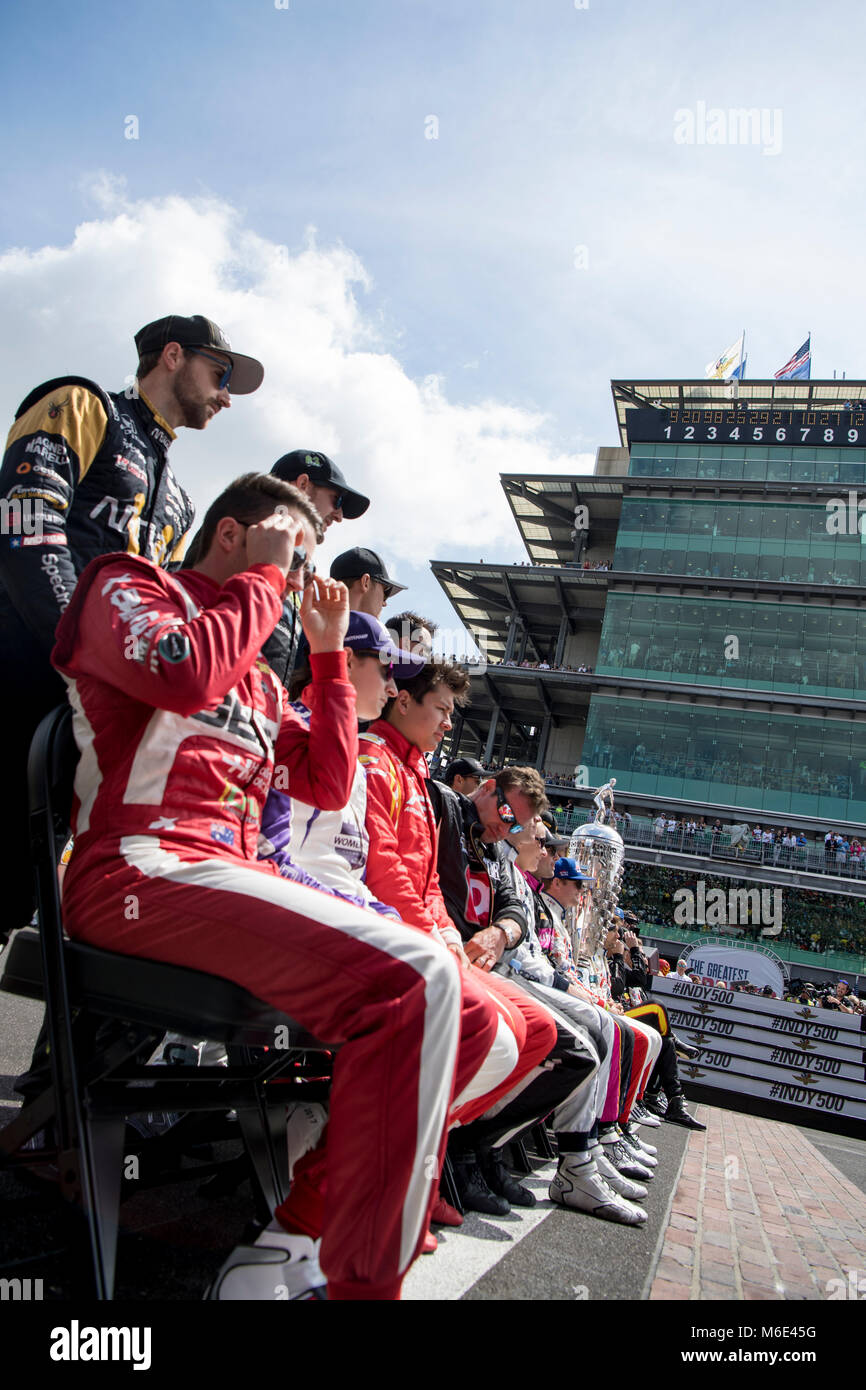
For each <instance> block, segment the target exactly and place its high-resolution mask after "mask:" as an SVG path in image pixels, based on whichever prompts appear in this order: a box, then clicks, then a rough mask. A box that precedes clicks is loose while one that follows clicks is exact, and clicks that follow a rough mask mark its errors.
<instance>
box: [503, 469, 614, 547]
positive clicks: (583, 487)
mask: <svg viewBox="0 0 866 1390" xmlns="http://www.w3.org/2000/svg"><path fill="white" fill-rule="evenodd" d="M500 476H501V481H502V487H503V489H504V491H505V496H506V497H507V498H508V503H509V506H510V507H511V510H512V512H513V514H514V520H515V521H516V522H517V527H518V530H519V531H520V536H521V539H522V541H523V543H524V545H525V546H526V550H527V553H528V555H529V558H530V560H531V561H532V563H533V564H534V565H551V564H553V565H568V564H570V563H571V562H573V560H574V559H575V508H576V507H578V506H580V505H581V504H582V503H585V504H586V506H587V510H588V512H589V518H590V520H589V535H588V537H587V540H586V546H587V548H588V549H594V548H595V547H596V546H598V545H603V544H604V543H605V542H607V543H609V544H610V545H611V546H612V544H613V541H614V539H615V537H616V528H617V525H618V523H619V515H620V510H621V508H622V493H623V480H622V478H615V477H612V478H605V477H597V476H596V475H595V474H586V475H583V474H581V475H580V476H575V475H568V474H562V473H531V474H526V473H503V474H501V475H500Z"/></svg>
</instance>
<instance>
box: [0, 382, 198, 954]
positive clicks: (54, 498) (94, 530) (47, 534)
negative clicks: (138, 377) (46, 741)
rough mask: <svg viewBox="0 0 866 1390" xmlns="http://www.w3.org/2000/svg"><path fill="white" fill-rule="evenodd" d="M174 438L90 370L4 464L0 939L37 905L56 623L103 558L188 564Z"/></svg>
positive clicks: (39, 397)
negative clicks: (31, 836) (35, 870)
mask: <svg viewBox="0 0 866 1390" xmlns="http://www.w3.org/2000/svg"><path fill="white" fill-rule="evenodd" d="M173 438H174V433H173V431H172V430H171V429H170V428H169V426H168V425H167V424H166V422H165V421H164V420H163V419H161V417H160V416H159V415H158V414H157V413H156V411H155V410H154V409H153V408H152V407H151V406H150V405H149V404H148V402H147V401H146V399H145V398H144V397H142V396H137V395H135V394H134V393H132V392H131V393H130V394H129V395H126V394H125V393H122V392H121V393H117V394H109V393H108V392H106V391H103V389H102V388H101V387H100V386H97V385H96V383H95V382H92V381H88V380H86V379H85V378H83V377H59V378H57V379H56V380H54V381H49V382H46V383H45V384H44V385H43V386H38V387H37V388H36V389H35V391H31V393H30V395H29V396H28V397H27V398H26V400H24V401H23V402H22V404H21V405H20V406H19V408H18V411H17V413H16V416H15V423H14V424H13V426H12V429H11V431H10V433H9V438H8V441H7V444H6V452H5V455H4V458H3V464H2V470H0V509H2V516H0V662H2V669H3V679H2V682H0V711H2V716H3V720H4V724H3V727H4V728H5V729H6V730H7V743H8V747H7V758H8V759H11V768H10V765H9V763H8V762H7V782H6V787H7V805H8V807H9V812H10V813H9V815H8V816H7V818H6V819H7V826H8V831H7V834H6V836H5V837H4V841H3V858H4V860H5V867H6V872H5V873H4V875H3V879H4V899H5V901H4V911H3V917H2V920H0V938H2V936H3V935H4V934H5V932H6V931H8V930H10V929H13V928H15V927H19V926H22V925H24V924H26V923H27V922H29V920H30V917H31V916H32V912H33V885H32V882H31V880H32V871H31V867H30V851H29V840H28V821H27V754H28V750H29V745H30V739H31V737H32V735H33V732H34V730H35V729H36V726H37V724H38V723H39V721H40V720H41V719H42V717H43V715H45V714H47V712H48V711H49V710H50V709H52V708H53V707H54V706H55V705H56V704H58V703H60V701H62V700H63V699H64V695H65V686H64V684H63V681H62V680H61V678H60V677H59V676H58V675H57V673H56V672H55V671H54V670H53V669H52V667H51V666H50V664H49V659H48V658H49V653H50V652H51V649H52V647H53V645H54V629H55V627H56V625H57V621H58V619H59V617H60V615H61V613H62V612H63V610H64V609H65V607H66V605H67V604H68V603H69V599H70V597H71V595H72V590H73V589H74V587H75V584H76V581H77V578H78V575H79V574H80V573H81V571H82V570H83V569H84V567H85V566H86V565H87V564H88V562H89V561H90V560H92V559H93V558H94V556H96V555H102V554H105V553H106V552H108V551H113V550H124V551H128V552H129V553H130V554H135V555H143V556H145V558H147V559H149V560H153V561H155V562H156V563H157V564H161V565H168V564H170V563H173V562H175V561H177V560H179V558H180V555H181V554H182V551H183V543H184V537H185V536H186V533H187V532H188V530H189V528H190V526H191V524H192V518H193V509H192V504H191V502H190V499H189V497H188V496H187V494H186V493H185V492H184V490H183V489H182V488H181V487H180V485H179V483H178V482H177V480H176V478H175V476H174V473H173V472H172V469H171V466H170V464H169V462H168V457H167V454H168V447H169V445H170V443H171V441H172V439H173ZM10 734H11V737H9V735H10Z"/></svg>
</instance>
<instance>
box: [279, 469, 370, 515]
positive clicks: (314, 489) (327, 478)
mask: <svg viewBox="0 0 866 1390" xmlns="http://www.w3.org/2000/svg"><path fill="white" fill-rule="evenodd" d="M271 472H272V473H274V474H276V476H277V477H278V478H282V480H283V482H285V483H294V485H295V487H296V488H297V489H298V491H299V492H303V493H304V494H305V496H306V497H308V498H309V500H310V501H311V502H312V504H313V506H314V507H315V508H316V511H317V512H318V513H319V515H320V516H321V518H322V525H323V526H324V527H325V530H327V529H328V527H329V526H330V525H331V522H332V521H343V520H346V521H357V519H358V517H359V516H363V515H364V513H365V511H366V510H367V508H368V507H369V505H370V499H369V497H365V496H364V494H363V493H361V492H356V491H355V489H354V488H351V487H349V484H348V483H347V482H346V479H345V478H344V477H343V474H342V473H341V472H340V470H339V468H338V467H337V465H336V464H335V463H334V462H333V460H332V459H329V458H328V455H327V454H320V453H318V452H315V451H314V450H312V449H293V450H292V451H291V453H290V454H283V456H282V458H279V459H277V461H276V463H275V464H274V466H273V468H272V469H271Z"/></svg>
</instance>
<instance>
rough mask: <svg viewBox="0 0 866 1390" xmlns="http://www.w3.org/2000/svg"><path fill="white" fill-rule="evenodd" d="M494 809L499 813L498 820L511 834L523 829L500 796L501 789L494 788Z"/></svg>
mask: <svg viewBox="0 0 866 1390" xmlns="http://www.w3.org/2000/svg"><path fill="white" fill-rule="evenodd" d="M496 809H497V811H498V812H499V819H500V820H501V821H502V822H503V823H504V824H505V825H507V826H508V829H509V831H511V833H512V834H514V833H516V832H517V831H520V830H522V829H523V826H522V825H520V824H519V823H518V820H517V817H516V816H515V814H514V812H513V811H512V809H511V807H510V806H509V804H508V802H507V801H506V800H505V797H504V796H503V795H502V788H501V787H497V788H496Z"/></svg>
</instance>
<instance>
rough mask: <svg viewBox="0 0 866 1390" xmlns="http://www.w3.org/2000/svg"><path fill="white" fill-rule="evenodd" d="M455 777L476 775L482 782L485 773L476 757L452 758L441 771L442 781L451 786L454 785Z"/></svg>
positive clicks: (485, 775)
mask: <svg viewBox="0 0 866 1390" xmlns="http://www.w3.org/2000/svg"><path fill="white" fill-rule="evenodd" d="M455 777H477V778H478V779H479V781H481V782H483V781H484V780H485V779H486V777H487V773H486V772H485V771H484V768H483V767H482V766H481V764H480V762H479V761H478V759H477V758H454V759H453V761H452V762H450V763H449V764H448V766H447V767H446V769H445V771H444V772H443V773H442V781H443V782H447V783H448V786H449V787H451V786H453V785H454V778H455Z"/></svg>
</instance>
